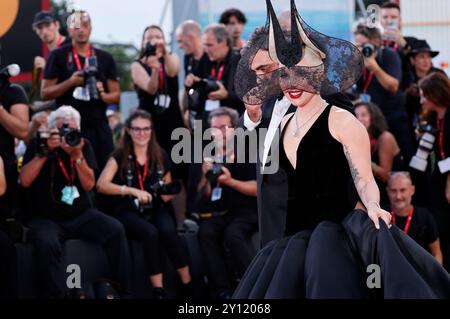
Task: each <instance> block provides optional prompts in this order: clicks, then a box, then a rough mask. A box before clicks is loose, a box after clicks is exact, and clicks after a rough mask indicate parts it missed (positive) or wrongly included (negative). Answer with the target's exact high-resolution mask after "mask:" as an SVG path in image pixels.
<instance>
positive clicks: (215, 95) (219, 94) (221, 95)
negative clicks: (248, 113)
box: [208, 81, 228, 100]
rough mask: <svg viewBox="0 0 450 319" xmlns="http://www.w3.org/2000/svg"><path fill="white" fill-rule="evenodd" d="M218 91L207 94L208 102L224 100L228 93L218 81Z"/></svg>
mask: <svg viewBox="0 0 450 319" xmlns="http://www.w3.org/2000/svg"><path fill="white" fill-rule="evenodd" d="M216 83H217V85H218V86H219V89H218V90H217V91H214V92H211V93H209V94H208V99H210V100H225V99H226V98H227V97H228V91H227V89H226V88H225V86H224V85H223V84H222V82H220V81H216Z"/></svg>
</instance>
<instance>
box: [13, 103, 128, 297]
mask: <svg viewBox="0 0 450 319" xmlns="http://www.w3.org/2000/svg"><path fill="white" fill-rule="evenodd" d="M48 127H49V129H50V136H49V137H48V139H44V140H42V139H41V140H40V141H39V140H38V139H33V140H32V141H30V144H29V146H28V149H27V152H26V153H25V156H24V166H23V168H22V171H21V174H20V183H21V185H22V186H23V187H25V188H29V190H30V191H29V198H27V201H28V202H29V203H32V208H31V209H32V211H30V212H29V215H30V217H31V220H30V222H29V227H30V233H29V238H30V241H31V242H32V243H34V245H35V247H36V259H37V271H36V273H38V274H39V281H40V290H39V291H40V293H41V297H44V298H60V297H62V294H63V292H64V287H65V284H66V280H65V278H63V275H64V273H65V271H64V269H62V264H61V262H62V255H61V254H62V244H63V242H64V241H65V240H67V239H71V238H79V239H84V240H88V241H91V242H94V243H97V244H99V245H101V246H102V247H103V248H104V250H105V253H106V255H107V257H108V260H109V264H110V270H111V274H112V276H113V278H111V279H113V280H115V281H116V282H117V283H118V284H119V285H120V286H119V287H118V288H119V291H120V292H121V293H123V294H126V293H128V262H129V260H128V245H127V240H126V236H125V230H124V228H123V226H122V225H121V224H120V223H119V222H118V221H117V220H116V219H114V218H112V217H110V216H107V215H105V214H103V213H101V212H100V211H98V210H96V209H94V208H92V207H91V204H90V201H89V197H88V192H90V191H91V190H92V189H93V188H94V186H95V177H94V170H95V169H96V168H97V164H96V161H95V157H94V153H93V151H92V147H91V144H90V142H89V141H88V140H87V139H84V138H82V137H81V134H80V132H79V129H80V114H79V113H78V111H76V110H75V109H74V108H73V107H71V106H62V107H60V108H58V109H57V110H56V111H54V112H52V113H51V114H50V116H49V119H48Z"/></svg>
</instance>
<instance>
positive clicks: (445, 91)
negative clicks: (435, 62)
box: [419, 72, 450, 108]
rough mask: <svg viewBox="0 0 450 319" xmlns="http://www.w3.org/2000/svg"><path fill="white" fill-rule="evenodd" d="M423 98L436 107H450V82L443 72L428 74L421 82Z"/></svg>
mask: <svg viewBox="0 0 450 319" xmlns="http://www.w3.org/2000/svg"><path fill="white" fill-rule="evenodd" d="M419 87H420V89H421V90H422V92H423V96H424V97H425V98H427V99H428V100H430V101H431V102H433V103H434V104H436V105H442V106H444V107H445V108H449V107H450V80H449V79H448V77H447V76H446V75H445V74H443V73H441V72H433V73H431V74H428V75H427V76H426V77H424V78H423V79H422V80H421V81H420V82H419Z"/></svg>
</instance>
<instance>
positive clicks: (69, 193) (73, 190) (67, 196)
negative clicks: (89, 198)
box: [61, 186, 80, 206]
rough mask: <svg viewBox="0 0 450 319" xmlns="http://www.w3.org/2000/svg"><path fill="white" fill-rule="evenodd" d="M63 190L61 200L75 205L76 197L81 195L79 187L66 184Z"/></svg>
mask: <svg viewBox="0 0 450 319" xmlns="http://www.w3.org/2000/svg"><path fill="white" fill-rule="evenodd" d="M61 192H62V196H61V201H62V202H63V203H66V204H67V205H70V206H72V205H73V201H74V200H75V199H77V198H78V197H80V193H79V192H78V188H77V187H76V186H66V187H64V189H63V190H62V191H61Z"/></svg>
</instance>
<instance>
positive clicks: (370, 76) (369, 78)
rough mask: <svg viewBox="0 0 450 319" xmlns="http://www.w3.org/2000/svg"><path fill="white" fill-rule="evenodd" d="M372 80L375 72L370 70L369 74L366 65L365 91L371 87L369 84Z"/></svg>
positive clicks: (364, 76) (364, 72)
mask: <svg viewBox="0 0 450 319" xmlns="http://www.w3.org/2000/svg"><path fill="white" fill-rule="evenodd" d="M372 80H373V72H372V71H370V72H369V75H368V76H367V68H366V66H364V68H363V82H364V87H363V93H367V90H368V89H369V86H370V84H371V83H372Z"/></svg>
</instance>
